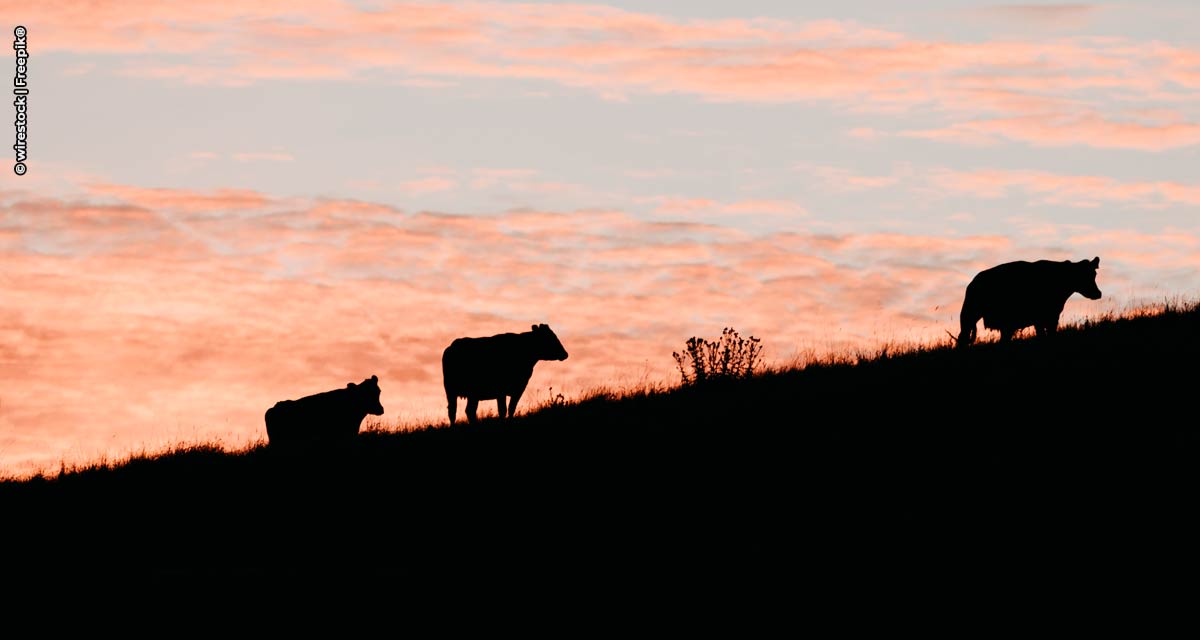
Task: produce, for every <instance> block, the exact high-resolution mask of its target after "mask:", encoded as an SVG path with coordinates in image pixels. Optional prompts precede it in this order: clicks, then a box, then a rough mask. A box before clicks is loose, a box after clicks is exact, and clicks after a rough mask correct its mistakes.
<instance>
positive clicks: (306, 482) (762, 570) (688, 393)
mask: <svg viewBox="0 0 1200 640" xmlns="http://www.w3.org/2000/svg"><path fill="white" fill-rule="evenodd" d="M983 337H984V338H988V337H990V336H988V335H986V334H985V335H984V336H983ZM1198 356H1200V311H1198V310H1197V307H1196V306H1195V305H1187V306H1185V307H1177V308H1173V309H1170V310H1168V311H1165V312H1163V313H1161V314H1157V315H1146V316H1144V317H1128V318H1120V319H1117V318H1108V319H1102V320H1096V321H1089V322H1087V323H1085V324H1084V325H1083V326H1080V327H1073V328H1066V329H1064V330H1063V331H1062V332H1061V333H1059V334H1058V335H1057V336H1054V337H1053V338H1050V339H1035V338H1028V339H1022V340H1018V341H1016V342H1014V343H1012V344H1008V345H997V344H992V343H980V344H978V345H976V346H974V347H972V348H970V349H965V350H955V349H953V348H951V347H950V346H949V345H947V346H946V347H941V348H922V349H916V348H914V349H911V350H908V351H903V352H890V353H888V352H883V353H876V354H869V355H868V356H866V357H864V358H862V359H861V361H860V362H857V363H849V362H847V363H844V364H832V363H826V364H821V363H814V364H811V365H809V366H807V367H805V368H803V369H799V370H791V371H785V372H776V373H770V374H765V375H761V376H759V377H756V378H753V379H749V380H733V381H725V382H718V383H711V384H705V385H700V386H694V387H687V388H678V389H673V390H669V391H656V392H638V391H636V390H631V391H628V392H625V393H623V394H620V396H619V397H618V396H606V395H603V394H598V395H596V396H595V397H592V398H590V399H586V400H582V401H579V402H577V403H570V404H568V405H566V406H555V407H551V408H547V409H543V410H541V411H539V412H537V413H533V414H530V415H525V416H518V418H516V419H515V420H512V421H510V422H509V423H507V424H502V423H499V422H497V421H494V420H485V421H483V423H482V424H481V425H479V426H476V427H466V426H461V425H460V426H458V427H455V428H446V427H441V428H434V427H431V428H428V429H425V430H421V431H416V432H407V433H364V434H362V435H360V437H359V438H358V439H357V441H356V442H355V443H354V444H352V445H350V446H347V447H344V448H333V449H327V450H322V451H318V452H312V453H309V454H303V453H290V454H278V453H276V452H274V451H271V450H268V449H267V448H265V447H259V448H256V449H253V450H250V451H247V452H238V453H227V452H224V451H221V450H219V449H214V448H211V447H205V446H203V445H200V446H197V447H194V448H192V449H188V450H180V451H177V452H174V453H170V454H164V455H161V456H158V457H153V458H148V459H135V460H131V461H129V462H127V463H124V464H121V465H118V466H115V467H114V468H97V469H92V470H82V471H72V472H68V473H65V474H63V475H62V476H60V477H55V478H52V479H47V478H36V479H33V480H26V481H6V482H4V483H2V484H0V512H2V513H3V514H4V516H5V521H6V523H8V524H7V525H6V527H5V536H6V537H7V538H8V540H7V542H8V543H9V544H7V545H5V548H8V549H21V550H22V551H21V552H20V553H19V554H18V557H16V558H15V559H14V560H13V565H14V566H17V567H20V568H24V569H27V570H29V571H30V572H42V571H46V572H52V573H53V572H62V571H69V572H72V573H75V572H83V573H93V572H104V573H105V574H106V575H111V574H120V573H156V574H171V573H178V574H197V573H207V574H213V575H275V574H289V573H298V574H313V573H318V574H346V575H351V574H366V573H378V574H387V575H392V576H396V577H398V578H404V577H406V576H407V577H410V578H412V577H416V576H428V575H432V574H437V575H440V576H441V577H442V578H443V579H450V576H462V577H463V580H467V581H469V578H468V576H479V575H480V574H488V575H490V576H492V578H497V577H499V576H507V575H521V576H525V577H527V578H530V579H537V580H551V581H554V580H558V581H563V583H564V584H565V583H567V582H576V581H583V580H586V581H594V580H603V579H608V578H611V579H620V580H622V581H630V580H633V581H643V580H645V581H654V580H664V581H666V580H669V581H671V583H673V584H678V583H690V584H692V585H693V586H696V585H703V584H713V585H716V584H717V583H719V584H720V585H722V588H729V587H730V586H731V585H734V584H737V583H738V581H739V580H747V581H752V582H753V583H754V584H760V581H761V578H762V576H763V575H775V576H776V577H781V578H782V577H786V578H787V579H789V580H796V579H806V580H808V579H813V577H814V576H818V575H819V576H824V578H825V579H828V580H833V581H835V582H836V581H837V580H843V581H853V580H855V578H854V576H856V575H861V574H860V573H859V572H861V571H864V570H867V569H868V568H869V569H870V570H871V571H879V570H881V568H883V567H889V566H892V564H893V563H895V564H896V565H903V566H904V567H905V568H906V570H910V571H935V570H936V571H945V572H950V573H955V572H958V571H966V572H970V571H980V570H982V567H983V566H985V564H986V566H988V567H991V568H993V569H995V570H1005V567H1008V568H1009V569H1010V570H1015V569H1014V568H1013V567H1016V566H1027V565H1028V563H1030V562H1033V559H1034V558H1037V559H1039V561H1046V559H1047V558H1053V559H1054V562H1058V563H1071V564H1072V566H1074V567H1076V569H1078V570H1083V571H1089V570H1096V571H1098V570H1099V568H1098V567H1097V566H1096V565H1094V564H1090V560H1089V559H1091V560H1095V557H1094V556H1093V554H1096V553H1100V554H1103V557H1104V558H1105V560H1104V563H1105V564H1104V566H1105V567H1108V568H1111V567H1112V563H1114V562H1116V561H1117V560H1116V556H1117V555H1118V554H1119V553H1120V552H1121V551H1123V550H1127V548H1128V547H1127V546H1126V545H1128V544H1137V545H1142V544H1143V543H1144V541H1145V534H1146V533H1147V532H1148V531H1153V532H1162V535H1163V538H1167V537H1171V538H1174V537H1175V536H1181V535H1185V534H1192V533H1195V531H1196V526H1195V525H1196V521H1195V518H1194V516H1193V515H1192V512H1193V509H1194V507H1193V504H1192V503H1193V496H1194V495H1195V493H1196V490H1197V489H1198V488H1200V482H1198V481H1200V466H1198V465H1197V463H1196V459H1197V455H1198V454H1200V431H1198V430H1197V428H1196V426H1195V423H1193V422H1192V420H1191V411H1192V406H1193V405H1192V404H1191V401H1192V399H1193V396H1192V394H1193V393H1194V392H1195V391H1194V389H1195V384H1194V377H1193V375H1192V374H1191V365H1192V363H1193V362H1195V361H1196V360H1197V357H1198ZM846 359H847V360H850V359H852V358H851V357H850V356H846ZM1135 538H1136V539H1137V540H1138V541H1139V542H1134V539H1135ZM1113 545H1116V546H1115V547H1114V546H1113ZM1138 548H1141V549H1145V550H1146V552H1147V553H1153V552H1154V551H1155V549H1154V548H1152V547H1138ZM964 563H965V564H964ZM981 563H983V564H981ZM1010 563H1015V564H1010ZM1089 567H1090V568H1089ZM447 572H448V573H447ZM829 584H830V585H832V584H833V582H830V583H829Z"/></svg>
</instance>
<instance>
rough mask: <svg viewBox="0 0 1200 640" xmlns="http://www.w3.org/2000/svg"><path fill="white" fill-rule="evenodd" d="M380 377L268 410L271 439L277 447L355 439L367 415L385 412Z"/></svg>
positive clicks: (280, 404) (277, 405) (267, 418)
mask: <svg viewBox="0 0 1200 640" xmlns="http://www.w3.org/2000/svg"><path fill="white" fill-rule="evenodd" d="M379 393H380V389H379V377H378V376H371V377H370V378H368V379H366V380H363V381H362V383H361V384H354V383H353V382H351V383H349V384H347V385H346V388H345V389H334V390H333V391H326V392H324V393H318V394H315V395H311V396H305V397H303V398H300V399H299V400H281V401H279V402H276V403H275V406H273V407H271V408H270V409H267V414H266V422H267V442H268V444H270V445H272V446H274V447H280V446H294V445H311V444H317V443H323V442H336V441H348V440H352V439H353V438H354V436H356V435H358V429H359V427H360V426H361V425H362V421H363V418H365V417H367V414H370V415H373V416H381V415H383V405H382V404H380V403H379Z"/></svg>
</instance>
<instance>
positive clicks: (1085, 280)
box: [1073, 257, 1100, 300]
mask: <svg viewBox="0 0 1200 640" xmlns="http://www.w3.org/2000/svg"><path fill="white" fill-rule="evenodd" d="M1074 267H1075V273H1074V283H1073V284H1074V287H1075V291H1077V292H1079V294H1080V295H1082V296H1083V297H1085V298H1087V299H1088V300H1099V299H1100V288H1099V287H1097V286H1096V269H1098V268H1100V258H1099V257H1095V258H1092V259H1091V260H1080V261H1079V262H1076V263H1075V264H1074Z"/></svg>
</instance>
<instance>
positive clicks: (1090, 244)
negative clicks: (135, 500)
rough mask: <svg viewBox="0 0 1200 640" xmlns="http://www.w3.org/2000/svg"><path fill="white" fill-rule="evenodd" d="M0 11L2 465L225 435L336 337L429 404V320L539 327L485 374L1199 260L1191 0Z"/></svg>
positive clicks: (93, 6)
mask: <svg viewBox="0 0 1200 640" xmlns="http://www.w3.org/2000/svg"><path fill="white" fill-rule="evenodd" d="M910 5H913V6H916V7H919V8H909V6H910ZM0 16H3V17H4V22H5V23H6V25H5V29H6V31H5V33H7V34H10V35H7V36H6V37H11V33H12V30H13V29H14V28H15V27H16V26H17V25H22V26H25V27H26V28H27V29H28V40H27V42H28V51H29V78H30V95H29V102H28V104H29V107H28V118H29V141H28V153H29V160H28V161H27V163H26V164H27V166H28V172H27V173H26V174H25V175H23V176H17V175H16V174H15V173H14V172H13V171H12V165H13V164H14V163H15V159H13V158H12V157H11V156H10V160H9V161H8V162H7V163H6V164H5V166H4V168H3V170H2V171H0V175H2V176H3V177H0V260H2V261H3V262H2V264H3V269H2V270H0V284H2V286H3V297H2V298H0V301H2V303H0V473H17V474H22V473H28V472H32V471H36V470H39V469H45V470H48V471H53V470H56V469H57V468H58V465H59V463H60V462H63V461H66V462H68V463H73V462H81V461H88V460H94V459H96V458H97V457H100V456H109V457H110V458H120V457H121V456H123V455H126V454H128V453H131V452H138V451H142V450H149V451H154V450H157V449H158V448H160V447H162V446H165V445H169V444H173V443H187V442H211V441H218V442H222V443H226V444H229V445H231V446H239V445H241V444H244V443H249V442H254V441H256V440H258V439H261V438H263V437H264V436H265V434H264V429H263V418H262V416H263V412H264V411H265V410H266V409H267V408H268V407H270V406H271V405H272V404H274V402H275V401H277V400H281V399H286V398H296V397H300V396H303V395H308V394H311V393H316V392H319V391H324V390H328V389H332V388H337V387H343V386H345V385H346V383H347V382H351V381H355V382H357V381H361V380H362V379H364V378H367V377H370V376H371V375H378V376H379V378H380V385H381V387H382V389H383V396H382V402H383V405H384V407H385V409H386V413H385V415H384V416H383V423H384V426H395V427H402V426H412V425H422V424H436V423H438V422H439V421H441V422H444V421H445V417H444V407H445V398H444V397H443V396H442V391H441V374H440V369H439V358H440V354H441V350H442V349H443V348H444V347H445V346H446V345H447V344H449V342H450V341H451V340H452V339H454V338H455V337H459V336H480V335H491V334H495V333H501V332H508V331H525V330H528V329H529V327H530V325H532V324H534V323H543V322H544V323H548V324H549V325H550V326H551V327H552V328H553V329H554V330H555V331H556V332H557V333H558V335H559V337H560V338H561V339H562V341H563V343H564V345H565V346H566V348H567V350H568V351H569V352H570V354H571V356H570V358H569V359H568V360H567V361H565V362H546V363H541V364H539V365H538V368H537V370H536V371H535V374H534V378H533V380H532V381H531V382H530V387H529V390H528V391H527V393H526V396H525V398H524V399H523V400H522V406H521V407H520V408H521V409H529V408H531V407H535V406H537V405H538V404H539V403H541V402H544V401H546V400H547V399H548V398H549V397H550V395H551V394H552V393H553V394H557V393H563V394H564V395H565V396H567V397H577V396H579V395H581V394H584V393H586V392H588V391H589V390H592V389H596V388H599V387H609V388H628V387H637V386H640V385H646V384H674V383H676V382H677V381H678V373H677V372H676V371H675V370H674V366H675V365H674V361H673V360H672V357H671V352H672V351H674V350H679V349H680V348H681V347H682V346H683V343H684V341H685V340H686V339H687V338H688V337H691V336H702V337H709V338H715V337H717V336H719V335H720V333H721V330H722V328H724V327H727V326H729V327H734V328H736V329H737V330H738V331H740V332H741V334H742V335H743V336H747V335H754V336H756V337H759V338H761V339H762V340H763V344H764V346H765V348H766V356H767V359H768V361H769V362H772V363H786V362H790V361H793V360H794V359H796V358H805V357H812V356H813V355H820V354H823V353H830V352H846V351H852V350H855V349H866V350H869V349H871V348H872V347H873V346H878V345H881V344H883V343H888V342H893V343H894V342H936V341H939V340H946V339H947V332H954V333H957V322H956V319H957V313H958V310H959V306H960V305H961V301H962V293H963V289H964V287H965V286H966V283H967V282H969V280H970V278H971V277H972V276H973V275H974V274H975V273H977V272H978V271H979V270H981V269H984V268H987V267H989V266H992V265H994V264H998V263H1001V262H1007V261H1010V260H1018V259H1031V260H1032V259H1042V258H1045V259H1053V260H1066V259H1070V260H1082V259H1085V258H1091V257H1093V256H1099V257H1100V258H1101V265H1100V271H1099V278H1098V282H1099V284H1100V287H1101V289H1102V290H1103V291H1104V294H1105V296H1104V298H1103V299H1102V300H1100V301H1096V302H1092V301H1087V300H1083V299H1081V298H1080V297H1079V296H1075V297H1074V298H1072V300H1071V303H1070V304H1069V305H1068V311H1067V316H1068V319H1071V318H1079V317H1082V316H1087V315H1092V314H1100V313H1104V312H1108V311H1120V310H1123V309H1127V308H1130V307H1132V306H1139V305H1143V304H1153V303H1155V302H1161V301H1163V300H1167V299H1176V298H1189V299H1190V298H1191V297H1192V296H1193V295H1194V294H1195V292H1196V290H1197V287H1198V286H1200V277H1198V276H1197V269H1196V267H1197V262H1200V251H1198V249H1200V247H1198V246H1197V245H1198V242H1197V238H1198V235H1197V233H1198V231H1200V229H1198V227H1200V220H1198V218H1197V212H1198V210H1200V209H1198V207H1200V173H1198V172H1197V170H1196V168H1197V167H1198V166H1200V158H1198V157H1197V156H1198V150H1200V99H1198V98H1200V35H1198V32H1197V31H1196V30H1195V28H1194V27H1195V25H1196V24H1197V23H1200V7H1197V5H1196V4H1195V3H1194V2H1193V1H1192V0H1187V1H1184V0H1180V1H1171V0H1158V1H1155V2H1137V3H1134V2H1125V3H1094V4H1022V5H1002V4H995V3H989V2H967V1H964V2H949V1H931V2H921V3H898V2H891V1H884V0H878V1H866V0H861V1H860V0H842V1H841V2H837V3H829V2H796V1H785V0H741V1H739V2H725V1H720V2H717V1H703V0H642V1H633V0H622V1H612V2H607V3H603V4H600V3H597V4H575V3H561V2H525V3H515V2H502V1H497V2H441V3H438V2H386V1H382V0H381V1H377V2H353V1H338V0H313V1H310V2H294V1H289V2H282V1H279V2H255V3H247V2H204V3H199V2H149V1H137V0H134V1H117V0H91V1H88V2H74V1H60V2H52V3H51V2H44V3H31V2H13V1H11V0H0ZM5 49H6V50H7V49H8V47H6V48H5ZM11 75H12V74H11V73H4V74H0V76H3V77H10V76H11ZM6 83H7V81H6ZM10 135H14V134H10ZM8 146H9V145H8V144H7V143H6V144H5V147H8ZM10 153H12V152H11V151H10ZM983 337H984V338H985V339H990V338H992V337H993V336H992V335H990V334H987V333H985V334H984V336H983ZM551 389H553V391H551ZM980 391H981V393H990V392H991V391H992V390H985V389H981V390H980ZM485 408H486V411H487V412H493V413H494V406H493V403H487V404H486V405H485Z"/></svg>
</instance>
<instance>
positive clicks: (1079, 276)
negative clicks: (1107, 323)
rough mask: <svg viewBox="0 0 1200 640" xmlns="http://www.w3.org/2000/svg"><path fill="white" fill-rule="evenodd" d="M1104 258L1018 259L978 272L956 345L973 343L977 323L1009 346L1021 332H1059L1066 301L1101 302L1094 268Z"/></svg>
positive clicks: (1045, 333)
mask: <svg viewBox="0 0 1200 640" xmlns="http://www.w3.org/2000/svg"><path fill="white" fill-rule="evenodd" d="M1099 267H1100V258H1099V257H1096V258H1093V259H1091V260H1080V261H1079V262H1071V261H1070V260H1063V261H1062V262H1054V261H1051V260H1038V261H1036V262H1027V261H1024V260H1019V261H1016V262H1007V263H1005V264H1001V265H997V266H995V267H992V268H990V269H986V270H984V271H980V272H979V273H978V274H977V275H976V276H975V278H974V279H972V280H971V283H970V284H968V285H967V294H966V297H965V298H964V299H963V306H962V311H961V313H960V314H959V323H960V325H961V330H960V331H959V334H958V346H959V347H960V348H962V347H966V346H968V345H970V344H972V343H973V342H975V328H976V325H977V324H978V322H979V320H980V319H982V320H983V326H984V327H985V328H987V329H994V330H996V331H999V332H1000V341H1001V342H1007V341H1009V340H1011V339H1012V337H1013V336H1014V335H1015V334H1016V333H1017V332H1018V331H1020V330H1021V329H1024V328H1025V327H1033V328H1034V331H1036V332H1037V335H1038V336H1047V335H1050V334H1052V333H1054V332H1055V331H1057V330H1058V319H1059V317H1060V316H1061V315H1062V311H1063V307H1064V306H1065V305H1066V304H1067V298H1070V297H1071V295H1072V294H1075V293H1078V294H1080V295H1082V296H1083V297H1085V298H1087V299H1089V300H1099V299H1100V289H1099V288H1098V287H1097V286H1096V269H1097V268H1099Z"/></svg>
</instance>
